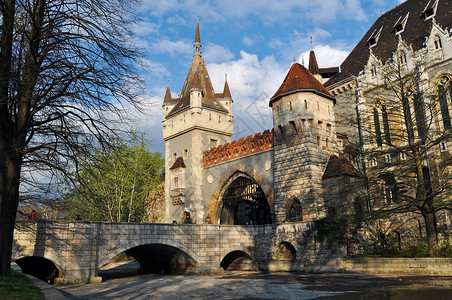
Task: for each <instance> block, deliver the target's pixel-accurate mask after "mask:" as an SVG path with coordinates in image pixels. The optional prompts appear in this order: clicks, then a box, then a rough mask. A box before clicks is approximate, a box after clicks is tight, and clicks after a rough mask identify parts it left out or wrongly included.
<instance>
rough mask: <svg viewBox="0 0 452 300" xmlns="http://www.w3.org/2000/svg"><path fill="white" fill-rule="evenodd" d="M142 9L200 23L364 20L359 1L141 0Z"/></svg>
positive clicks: (155, 14) (153, 13)
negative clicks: (194, 18)
mask: <svg viewBox="0 0 452 300" xmlns="http://www.w3.org/2000/svg"><path fill="white" fill-rule="evenodd" d="M143 8H144V9H145V10H146V11H149V12H150V13H151V14H152V15H154V16H163V15H164V14H167V13H171V14H185V15H186V16H196V15H197V14H198V13H199V14H200V16H201V18H202V19H203V22H204V21H205V22H210V21H209V20H215V22H226V21H228V22H229V21H231V20H233V19H235V20H245V18H248V17H250V16H256V17H258V18H260V19H261V21H262V22H264V23H275V22H290V20H291V19H293V18H300V17H302V18H303V19H305V20H309V21H319V20H321V21H320V22H324V23H325V22H329V23H332V22H334V21H336V20H337V17H339V16H341V17H343V18H346V19H352V20H358V21H362V20H365V19H366V14H365V12H364V10H363V9H362V7H361V1H359V0H345V1H344V0H322V1H311V0H281V1H274V0H253V1H243V0H229V1H224V0H201V1H181V2H178V1H177V0H162V1H154V0H144V1H143Z"/></svg>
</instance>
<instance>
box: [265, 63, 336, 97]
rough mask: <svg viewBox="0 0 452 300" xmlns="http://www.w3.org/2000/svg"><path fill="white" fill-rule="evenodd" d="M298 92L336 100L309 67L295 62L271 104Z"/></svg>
mask: <svg viewBox="0 0 452 300" xmlns="http://www.w3.org/2000/svg"><path fill="white" fill-rule="evenodd" d="M296 92H312V93H315V94H317V95H320V96H323V97H325V98H328V99H330V100H333V101H334V97H333V96H332V95H331V94H330V92H328V90H327V89H326V88H325V87H324V86H323V84H322V83H321V82H319V81H318V80H317V79H316V78H315V77H314V75H312V73H311V72H309V70H308V69H306V68H305V67H304V66H303V65H300V64H299V63H294V64H292V66H291V67H290V70H289V72H288V73H287V75H286V78H285V79H284V81H283V82H282V84H281V86H280V87H279V89H278V90H277V91H276V93H275V94H274V95H273V97H271V98H270V103H269V105H270V106H271V105H272V104H273V102H275V101H277V100H278V99H280V98H281V97H283V96H285V95H289V94H293V93H296Z"/></svg>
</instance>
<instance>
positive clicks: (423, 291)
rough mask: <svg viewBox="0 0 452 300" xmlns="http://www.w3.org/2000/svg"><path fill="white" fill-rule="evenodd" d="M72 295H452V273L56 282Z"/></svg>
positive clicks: (251, 275) (157, 277) (162, 277)
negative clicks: (433, 275) (450, 274)
mask: <svg viewBox="0 0 452 300" xmlns="http://www.w3.org/2000/svg"><path fill="white" fill-rule="evenodd" d="M55 288H56V289H58V290H59V291H60V292H61V293H62V294H63V295H64V296H65V297H66V298H67V299H319V298H321V299H328V298H331V299H333V298H334V299H347V300H350V299H364V298H363V297H365V299H366V300H370V299H413V300H414V299H435V300H436V299H448V300H449V299H452V277H438V276H436V277H425V276H424V277H420V276H403V277H400V276H384V277H383V276H373V275H363V274H348V273H347V274H343V273H341V274H295V273H271V274H268V273H259V272H242V271H237V272H227V273H224V274H222V275H201V276H195V275H152V274H147V275H141V276H131V277H123V278H116V279H110V280H106V281H105V282H102V283H98V284H88V285H55Z"/></svg>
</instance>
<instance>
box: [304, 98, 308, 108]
mask: <svg viewBox="0 0 452 300" xmlns="http://www.w3.org/2000/svg"><path fill="white" fill-rule="evenodd" d="M304 108H305V109H308V101H307V100H304Z"/></svg>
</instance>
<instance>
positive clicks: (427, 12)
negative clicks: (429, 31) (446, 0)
mask: <svg viewBox="0 0 452 300" xmlns="http://www.w3.org/2000/svg"><path fill="white" fill-rule="evenodd" d="M437 7H438V0H431V1H429V2H428V4H427V6H426V7H425V8H424V11H423V12H422V16H423V17H424V20H427V19H430V18H433V17H434V16H435V15H436V8H437Z"/></svg>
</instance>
